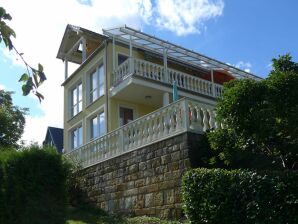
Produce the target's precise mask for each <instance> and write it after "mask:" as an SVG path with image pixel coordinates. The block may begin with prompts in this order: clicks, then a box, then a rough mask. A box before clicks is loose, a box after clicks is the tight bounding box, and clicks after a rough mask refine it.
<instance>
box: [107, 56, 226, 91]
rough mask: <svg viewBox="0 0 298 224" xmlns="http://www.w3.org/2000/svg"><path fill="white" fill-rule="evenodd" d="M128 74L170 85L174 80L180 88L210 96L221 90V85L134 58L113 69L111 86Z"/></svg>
mask: <svg viewBox="0 0 298 224" xmlns="http://www.w3.org/2000/svg"><path fill="white" fill-rule="evenodd" d="M130 75H136V76H141V77H144V78H147V79H151V80H155V81H158V82H162V83H165V84H170V85H172V84H173V82H174V81H176V83H177V86H178V87H180V88H182V89H185V90H188V91H193V92H196V93H200V94H203V95H207V96H212V97H219V96H221V95H222V90H223V86H222V85H219V84H216V83H212V82H210V81H208V80H205V79H201V78H198V77H196V76H193V75H189V74H186V73H184V72H180V71H177V70H175V69H170V68H168V69H167V72H165V69H164V66H161V65H158V64H155V63H151V62H148V61H145V60H141V59H136V58H129V59H127V60H126V61H125V62H123V63H122V64H121V65H120V66H119V67H118V68H117V69H116V70H115V71H114V73H113V76H114V77H113V86H117V85H118V84H119V83H120V82H122V81H123V80H124V79H125V78H126V77H128V76H130ZM213 85H214V87H213Z"/></svg>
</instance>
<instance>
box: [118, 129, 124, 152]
mask: <svg viewBox="0 0 298 224" xmlns="http://www.w3.org/2000/svg"><path fill="white" fill-rule="evenodd" d="M123 147H124V136H123V128H120V129H119V135H118V149H117V152H118V153H119V154H120V153H121V152H124V148H123Z"/></svg>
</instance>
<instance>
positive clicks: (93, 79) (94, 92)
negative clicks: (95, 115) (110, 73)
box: [90, 65, 105, 103]
mask: <svg viewBox="0 0 298 224" xmlns="http://www.w3.org/2000/svg"><path fill="white" fill-rule="evenodd" d="M104 78H105V77H104V69H103V65H101V66H99V67H98V68H96V69H95V70H94V71H93V72H92V73H91V75H90V103H92V102H93V101H94V100H96V99H97V98H98V97H100V96H102V95H103V94H104Z"/></svg>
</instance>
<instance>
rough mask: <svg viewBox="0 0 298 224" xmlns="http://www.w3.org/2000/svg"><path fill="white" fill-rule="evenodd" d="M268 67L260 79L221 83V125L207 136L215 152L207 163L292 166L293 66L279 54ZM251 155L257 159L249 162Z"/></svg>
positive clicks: (296, 129) (296, 147)
mask: <svg viewBox="0 0 298 224" xmlns="http://www.w3.org/2000/svg"><path fill="white" fill-rule="evenodd" d="M273 67H274V69H273V70H272V72H271V73H270V75H269V77H268V78H267V79H265V80H262V81H255V80H249V79H243V80H234V81H231V82H229V83H227V84H226V85H225V86H224V94H223V97H222V98H221V99H219V102H218V105H217V120H218V122H219V123H222V124H223V125H224V129H222V130H214V131H211V132H210V133H209V134H208V139H209V142H210V144H211V149H212V150H213V154H215V157H212V158H210V161H209V162H210V163H212V162H214V161H216V162H219V165H221V164H222V163H223V164H225V166H226V167H230V168H233V167H236V168H237V166H238V167H239V165H242V164H247V166H240V167H254V168H259V167H258V166H260V165H262V164H263V165H264V166H263V168H264V167H265V168H269V167H276V168H277V167H281V168H286V169H297V168H298V164H297V161H298V125H297V124H298V117H297V114H298V97H297V96H298V88H297V86H298V64H297V63H295V62H292V61H291V57H290V56H289V55H285V56H281V57H280V58H279V59H273ZM245 157H246V158H247V160H245ZM251 158H256V159H257V160H255V161H261V163H259V164H258V163H251V162H250V161H251ZM261 158H262V159H261ZM259 159H261V160H259ZM253 160H254V159H253ZM237 161H238V162H237ZM262 161H263V162H262ZM249 163H250V164H249ZM265 165H266V166H265Z"/></svg>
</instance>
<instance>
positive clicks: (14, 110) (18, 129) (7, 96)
mask: <svg viewBox="0 0 298 224" xmlns="http://www.w3.org/2000/svg"><path fill="white" fill-rule="evenodd" d="M26 112H27V109H24V108H19V107H17V106H14V105H13V103H12V99H11V92H6V91H4V90H0V148H7V147H11V148H15V147H17V146H18V143H17V141H18V140H19V139H20V138H21V136H22V134H23V131H24V126H25V117H24V115H25V114H26Z"/></svg>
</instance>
